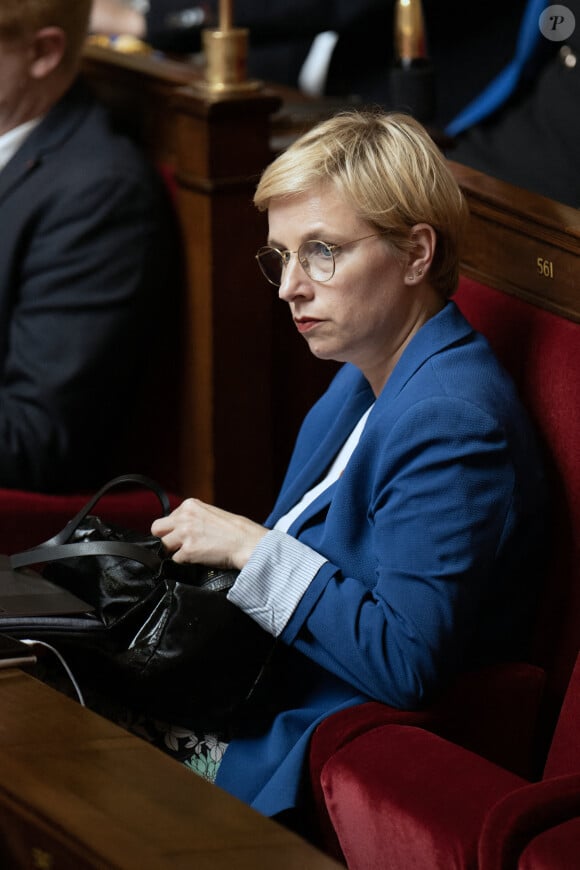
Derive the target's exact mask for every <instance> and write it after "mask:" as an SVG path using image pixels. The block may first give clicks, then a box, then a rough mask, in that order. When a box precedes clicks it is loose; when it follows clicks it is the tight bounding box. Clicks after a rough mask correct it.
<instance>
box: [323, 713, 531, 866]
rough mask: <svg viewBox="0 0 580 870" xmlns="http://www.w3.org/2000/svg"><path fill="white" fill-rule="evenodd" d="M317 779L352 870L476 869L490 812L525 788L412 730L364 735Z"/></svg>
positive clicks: (403, 728) (516, 779) (479, 760)
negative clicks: (389, 869) (381, 869)
mask: <svg viewBox="0 0 580 870" xmlns="http://www.w3.org/2000/svg"><path fill="white" fill-rule="evenodd" d="M321 782H322V789H323V793H324V798H325V801H326V805H327V808H328V812H329V816H330V819H331V820H332V824H333V826H334V829H335V831H336V832H337V835H338V839H339V842H340V845H341V847H342V851H343V853H344V856H345V858H346V862H347V865H348V867H349V870H371V868H377V867H393V868H394V867H396V868H399V867H400V868H406V867H420V868H421V870H453V868H472V867H475V866H476V855H477V846H478V840H479V835H480V831H481V827H482V825H483V822H484V820H485V818H486V816H487V814H488V812H489V810H490V809H491V807H492V806H493V805H494V804H495V803H497V801H498V800H500V799H501V798H503V797H504V796H505V795H507V794H509V793H510V792H512V791H514V790H515V789H519V788H521V787H522V786H525V785H527V782H526V781H525V780H523V779H522V778H521V777H519V776H516V775H515V774H513V773H510V772H509V771H506V770H504V769H503V768H501V767H499V766H498V765H495V764H493V763H492V762H490V761H487V760H486V759H484V758H481V757H480V756H479V755H476V754H475V753H473V752H470V751H469V750H467V749H464V748H463V747H460V746H457V745H455V744H454V743H451V742H450V741H448V740H445V739H443V738H441V737H439V736H438V735H436V734H433V733H431V732H429V731H425V730H424V729H422V728H417V727H415V726H409V725H385V726H382V727H380V728H375V729H374V730H372V731H369V732H367V733H365V734H361V735H360V736H359V737H357V738H356V739H355V740H352V741H351V742H350V743H348V744H346V745H345V746H343V747H342V749H340V750H338V752H336V753H335V754H334V755H333V757H332V758H330V759H329V760H328V761H327V763H326V764H325V765H324V768H323V770H322V774H321ZM494 870H498V868H497V867H496V868H494Z"/></svg>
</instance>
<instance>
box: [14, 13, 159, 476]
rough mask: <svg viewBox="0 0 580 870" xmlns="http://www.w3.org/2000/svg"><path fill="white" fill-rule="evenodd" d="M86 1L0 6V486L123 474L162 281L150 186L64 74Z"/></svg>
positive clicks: (81, 29) (137, 160) (123, 144)
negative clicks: (121, 459) (122, 450)
mask: <svg viewBox="0 0 580 870" xmlns="http://www.w3.org/2000/svg"><path fill="white" fill-rule="evenodd" d="M90 7H91V0H46V2H44V3H43V4H38V3H37V2H29V0H2V5H1V7H0V220H1V225H2V234H1V241H0V487H6V488H20V489H32V490H42V491H49V492H50V491H66V490H73V489H74V490H78V489H82V488H86V487H92V486H93V485H95V484H97V483H102V482H103V478H104V476H105V475H109V474H112V473H117V471H119V470H122V471H127V469H126V468H123V469H118V468H117V467H116V465H115V462H116V452H117V448H118V446H119V445H120V442H121V441H122V439H123V435H124V430H125V429H126V427H127V426H128V425H129V421H130V419H131V409H132V404H133V397H134V396H136V394H137V393H138V385H139V384H140V382H141V381H142V379H143V377H144V373H145V368H144V367H145V360H146V359H147V357H148V355H149V353H150V347H151V342H152V332H153V327H154V326H157V324H158V318H159V312H158V308H159V305H160V300H159V297H160V295H161V294H160V291H161V290H163V291H165V293H167V290H171V289H172V287H171V280H172V279H171V276H170V275H169V263H168V260H169V262H172V261H174V260H175V254H174V253H172V254H170V253H169V250H170V245H171V244H172V243H171V242H170V240H169V238H167V237H166V236H167V234H168V232H169V230H170V223H169V222H168V220H167V211H166V201H165V198H164V191H163V186H162V185H161V183H160V181H159V180H158V178H157V174H156V173H155V172H154V171H153V170H152V169H151V168H150V167H149V166H148V165H147V164H146V162H145V161H144V159H143V157H142V156H141V155H140V153H139V151H138V149H137V148H136V147H135V146H134V145H132V144H131V143H130V142H129V140H127V139H126V138H125V137H122V136H120V135H118V134H117V133H116V132H115V131H114V130H113V129H112V127H111V125H110V123H109V120H108V118H107V116H106V114H105V113H104V111H103V109H102V108H101V107H100V106H99V105H97V103H96V102H95V101H94V99H93V97H92V96H91V94H90V93H89V91H88V90H86V89H85V87H84V86H83V85H82V84H81V81H80V79H78V64H79V56H80V52H81V48H82V45H83V44H84V39H85V37H86V32H87V27H88V19H89V14H90ZM165 279H166V280H167V284H164V281H165ZM166 302H167V296H165V299H164V304H165V303H166Z"/></svg>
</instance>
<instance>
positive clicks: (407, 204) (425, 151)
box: [254, 110, 468, 296]
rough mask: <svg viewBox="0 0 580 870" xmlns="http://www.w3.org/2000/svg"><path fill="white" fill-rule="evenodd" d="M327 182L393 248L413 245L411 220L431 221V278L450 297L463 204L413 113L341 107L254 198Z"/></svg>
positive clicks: (273, 170) (261, 205)
mask: <svg viewBox="0 0 580 870" xmlns="http://www.w3.org/2000/svg"><path fill="white" fill-rule="evenodd" d="M321 183H322V184H324V183H331V184H333V185H334V186H335V189H337V190H338V192H339V194H340V195H341V196H344V198H345V200H346V201H347V202H348V203H349V204H350V205H351V206H352V207H353V208H354V209H355V211H356V212H357V213H358V215H359V216H360V217H361V218H362V219H363V220H365V221H367V222H368V223H369V224H371V225H372V226H373V227H376V228H377V229H380V230H382V231H385V232H386V234H387V237H388V238H389V240H390V242H391V244H392V245H393V247H394V249H395V250H398V251H400V252H406V251H409V250H410V249H411V248H412V242H411V240H410V233H409V231H410V229H411V227H413V226H414V225H415V224H419V223H427V224H429V225H430V226H432V227H433V229H434V230H435V233H436V236H437V244H436V250H435V255H434V258H433V263H432V265H431V269H430V273H429V274H430V278H431V283H432V285H433V287H434V288H435V289H436V290H437V291H438V292H440V293H442V295H444V296H450V295H451V294H452V293H453V292H454V291H455V289H456V287H457V282H458V280H459V247H460V242H461V236H462V232H463V229H464V226H465V223H466V219H467V214H468V211H467V205H466V202H465V199H464V197H463V195H462V193H461V190H460V188H459V185H458V184H457V182H456V181H455V178H454V177H453V175H452V173H451V170H450V168H449V165H448V163H447V161H446V159H445V157H444V156H443V154H442V153H441V151H440V150H439V148H438V147H437V145H436V144H435V142H434V141H433V139H432V138H431V136H430V135H429V134H428V132H427V130H426V129H425V128H424V127H423V126H422V125H421V124H420V123H419V122H418V121H416V120H415V119H414V118H412V117H411V116H408V115H405V114H402V113H397V112H386V113H385V112H383V111H380V110H364V111H348V112H340V113H339V114H337V115H335V116H334V117H332V118H330V119H329V120H327V121H323V122H322V123H320V124H318V125H317V126H315V127H313V128H312V129H311V130H309V131H308V132H307V133H305V134H304V135H302V136H301V137H300V138H299V139H298V140H297V141H296V142H294V143H293V144H292V145H290V147H289V148H287V149H286V151H284V152H283V153H282V154H280V155H279V156H278V157H277V158H276V159H275V160H274V161H273V162H272V163H271V164H270V165H269V166H268V167H267V168H266V169H265V171H264V173H263V174H262V177H261V179H260V181H259V184H258V187H257V189H256V193H255V196H254V203H255V205H256V206H257V208H258V209H260V211H264V210H266V209H267V208H268V206H269V203H270V201H271V200H272V199H275V198H276V199H277V198H284V197H291V196H295V195H298V194H303V193H306V192H307V191H309V190H311V189H313V188H315V187H318V186H319V185H320V184H321Z"/></svg>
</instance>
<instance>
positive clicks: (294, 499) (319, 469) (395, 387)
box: [267, 302, 472, 536]
mask: <svg viewBox="0 0 580 870" xmlns="http://www.w3.org/2000/svg"><path fill="white" fill-rule="evenodd" d="M471 332H472V327H471V326H470V325H469V323H468V322H467V321H466V320H465V318H464V317H463V315H462V314H461V312H460V311H459V309H458V308H457V306H456V305H455V303H453V302H448V303H447V304H446V306H445V308H443V310H442V311H441V312H440V313H439V314H438V315H436V316H435V317H433V318H431V320H429V321H428V322H427V323H426V324H425V325H424V326H423V327H422V328H421V329H420V330H419V332H418V333H417V334H416V335H415V336H414V338H413V340H412V341H411V342H410V344H409V345H408V347H407V348H406V349H405V351H404V353H403V355H402V356H401V359H400V360H399V362H398V363H397V365H396V366H395V369H394V370H393V372H392V374H391V376H390V378H389V380H388V381H387V383H386V385H385V387H384V389H383V391H382V392H381V394H380V396H379V397H378V398H377V405H382V406H383V407H384V404H385V403H389V402H390V401H392V400H393V399H394V398H395V396H397V395H398V393H399V392H400V391H401V390H403V389H404V388H405V387H406V386H407V384H408V382H409V381H410V380H412V378H413V376H414V374H415V373H416V372H417V371H418V369H419V368H420V367H421V366H422V365H424V364H425V363H426V362H427V361H428V360H429V359H430V358H431V357H432V356H434V355H435V354H437V353H439V352H440V351H441V350H443V349H444V348H445V347H448V346H449V345H451V344H455V343H456V342H459V341H463V340H464V339H465V337H466V336H467V335H469V334H470V333H471ZM373 401H374V395H373V393H372V391H371V388H370V386H369V384H368V382H367V381H366V379H365V378H364V377H363V376H362V375H360V382H359V384H358V386H356V387H355V388H354V389H353V390H352V391H351V392H350V394H349V395H347V396H346V397H345V401H344V404H343V405H342V406H341V407H340V408H337V412H336V417H335V421H334V422H333V424H332V425H331V426H329V429H328V433H327V435H326V437H325V438H323V439H322V440H321V441H320V443H319V444H317V445H313V451H312V454H311V456H310V458H309V460H308V461H307V462H306V463H305V465H304V467H303V468H302V470H301V471H300V472H299V473H298V474H297V476H296V478H295V479H294V480H293V481H292V482H291V483H290V485H289V486H288V488H287V489H286V490H285V491H284V492H283V494H282V496H281V498H280V499H279V501H278V503H277V505H276V507H275V510H274V511H273V512H272V514H271V516H270V517H269V518H268V520H267V525H268V526H271V525H273V524H274V523H275V522H276V520H277V519H278V518H279V517H280V516H283V515H284V514H285V513H287V512H288V511H289V510H290V509H291V508H293V507H294V505H295V504H297V503H298V501H300V499H301V498H302V496H303V495H304V493H305V492H308V490H309V489H311V488H312V487H313V486H314V485H315V484H316V483H318V482H319V481H320V480H321V478H322V477H323V475H324V474H325V472H326V471H327V469H328V467H329V466H330V464H331V462H332V461H333V459H334V458H335V456H336V454H337V453H338V451H339V450H340V448H341V447H342V445H343V444H344V442H345V441H346V439H347V438H348V436H349V435H350V433H351V432H352V430H353V428H354V427H355V425H356V424H357V422H358V421H359V420H360V418H361V417H362V415H363V414H364V412H365V411H366V410H367V409H368V408H369V406H370V405H371V404H372V402H373ZM371 417H372V415H371ZM363 437H364V436H363ZM335 486H336V483H335V484H333V485H332V486H330V487H328V488H327V489H326V490H325V491H324V492H323V493H321V495H319V496H318V498H317V499H315V501H313V502H312V504H310V505H309V506H308V508H306V510H305V511H304V512H303V513H302V514H301V515H300V517H299V518H298V519H297V520H296V521H295V522H294V523H293V525H292V526H291V530H290V531H291V534H293V535H294V536H296V535H297V533H298V531H299V530H300V529H301V528H302V527H303V526H304V524H306V523H308V522H309V520H310V519H311V518H312V517H313V516H314V515H315V514H316V513H318V512H319V511H321V510H323V509H326V508H327V507H328V505H329V504H330V501H331V499H332V495H333V492H334V488H335Z"/></svg>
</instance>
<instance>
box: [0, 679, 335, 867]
mask: <svg viewBox="0 0 580 870" xmlns="http://www.w3.org/2000/svg"><path fill="white" fill-rule="evenodd" d="M0 707H1V708H2V717H1V718H0V865H1V866H2V867H5V868H27V867H30V868H33V867H44V868H55V870H56V868H58V870H85V868H91V870H93V868H95V870H96V868H103V870H104V868H119V870H133V868H134V870H163V868H172V870H181V868H183V870H186V868H187V870H190V868H192V867H195V868H196V870H206V868H208V870H209V868H211V870H222V868H223V870H271V868H272V867H276V868H278V870H333V868H335V870H336V868H337V867H338V866H339V865H337V864H336V863H335V862H334V861H332V860H331V859H330V858H327V857H326V856H325V855H323V854H322V853H321V852H319V851H318V850H317V849H315V848H313V847H312V846H310V845H309V844H307V843H306V842H305V841H304V840H302V839H301V838H299V837H297V836H296V835H294V834H292V833H291V832H289V831H288V830H286V829H285V828H283V827H281V826H280V825H278V824H276V823H275V822H273V821H271V820H269V819H266V818H265V817H263V816H261V815H259V814H258V813H256V812H254V811H253V810H251V809H250V808H249V807H248V806H246V805H245V804H243V803H242V802H240V801H238V800H236V799H235V798H233V797H231V795H228V794H226V792H224V791H222V790H221V789H219V788H217V787H216V786H213V785H210V784H209V783H207V782H205V781H204V780H203V779H201V778H200V777H198V776H197V775H196V774H194V773H192V772H191V771H188V770H187V769H186V768H185V767H183V766H182V765H180V764H178V763H177V762H175V761H173V759H171V758H169V757H168V756H166V755H164V754H163V753H162V752H160V751H159V750H157V749H154V748H152V747H151V746H149V744H147V743H145V742H144V741H142V740H140V739H139V738H137V737H133V736H131V735H129V734H127V732H125V731H123V730H122V729H121V728H118V727H117V726H116V725H113V724H112V723H110V722H107V721H106V720H105V719H102V718H101V717H99V716H96V715H95V714H93V713H91V712H90V711H88V710H86V709H85V708H83V707H81V706H80V705H79V704H77V703H76V702H75V701H72V700H71V699H69V698H67V697H65V696H64V695H62V694H59V693H58V692H55V691H53V690H52V689H50V688H49V687H48V686H46V685H44V684H43V683H40V682H38V681H37V680H36V679H34V677H32V676H30V675H28V674H26V673H23V672H21V671H17V670H5V671H0Z"/></svg>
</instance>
